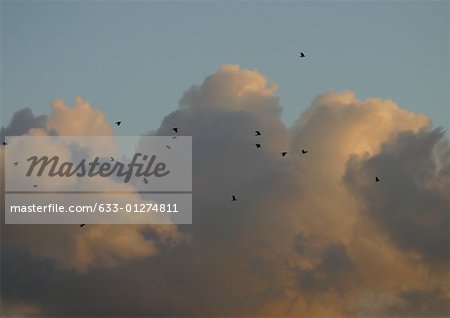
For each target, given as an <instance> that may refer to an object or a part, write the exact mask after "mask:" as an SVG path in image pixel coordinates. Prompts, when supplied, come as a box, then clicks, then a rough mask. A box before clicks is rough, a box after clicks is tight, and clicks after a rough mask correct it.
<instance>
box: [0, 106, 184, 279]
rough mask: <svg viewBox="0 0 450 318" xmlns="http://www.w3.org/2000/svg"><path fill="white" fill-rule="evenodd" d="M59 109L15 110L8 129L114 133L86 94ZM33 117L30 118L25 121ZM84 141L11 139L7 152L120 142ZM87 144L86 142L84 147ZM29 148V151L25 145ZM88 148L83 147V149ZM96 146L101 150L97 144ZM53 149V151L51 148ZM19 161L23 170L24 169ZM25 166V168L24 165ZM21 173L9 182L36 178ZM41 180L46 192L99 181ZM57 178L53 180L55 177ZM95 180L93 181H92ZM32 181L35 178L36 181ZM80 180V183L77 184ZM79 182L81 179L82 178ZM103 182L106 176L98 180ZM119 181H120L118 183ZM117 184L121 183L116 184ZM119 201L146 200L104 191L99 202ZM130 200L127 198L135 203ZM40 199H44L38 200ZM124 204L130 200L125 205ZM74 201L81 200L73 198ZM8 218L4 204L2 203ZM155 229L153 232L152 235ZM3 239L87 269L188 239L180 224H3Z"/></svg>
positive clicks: (68, 152)
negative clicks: (39, 113)
mask: <svg viewBox="0 0 450 318" xmlns="http://www.w3.org/2000/svg"><path fill="white" fill-rule="evenodd" d="M53 110H54V112H53V114H52V115H51V116H49V117H47V116H38V117H36V116H34V115H33V113H32V112H31V111H30V110H27V109H25V110H20V111H18V112H16V113H15V115H14V116H13V118H12V120H11V122H10V124H9V125H8V127H7V128H6V129H2V132H5V133H7V134H11V135H14V134H19V133H20V134H26V135H41V136H46V135H50V134H56V135H62V136H89V135H94V136H103V135H110V134H111V132H112V130H111V128H110V126H109V124H108V123H107V122H106V120H105V117H104V115H103V113H102V112H100V111H98V110H95V109H94V108H92V107H91V106H90V104H89V103H88V102H86V101H84V100H83V99H81V98H77V99H76V101H75V106H74V108H70V107H68V106H66V105H65V103H64V102H63V101H61V100H60V101H56V102H54V103H53ZM25 119H31V120H30V121H23V120H25ZM82 143H83V142H81V143H80V145H79V147H74V145H73V144H71V147H67V145H64V144H62V143H58V142H54V143H49V142H45V143H43V142H42V143H39V142H35V143H33V144H29V143H28V144H26V145H25V146H24V145H22V144H16V143H10V144H8V146H7V151H9V152H10V154H11V155H14V154H16V158H20V155H17V153H19V154H20V153H21V152H22V153H23V152H24V151H29V152H30V153H35V154H36V153H40V152H43V153H53V154H57V155H58V156H59V157H60V158H61V160H64V158H70V157H71V156H75V155H76V153H77V151H81V149H82V150H83V151H87V152H88V153H96V152H98V151H103V150H105V149H106V150H113V149H114V145H112V144H110V145H107V144H102V145H97V144H96V145H94V146H93V145H92V144H89V143H88V142H85V143H84V144H82ZM82 146H83V147H82ZM24 147H25V148H26V150H23V148H24ZM80 147H82V148H80ZM94 148H95V149H94ZM45 151H47V152H45ZM4 154H5V148H4V147H2V148H1V149H0V159H1V162H2V163H3V162H4V160H5V159H4ZM21 168H22V165H19V167H18V169H21ZM23 168H24V167H23ZM1 175H2V177H3V176H4V165H3V164H2V165H1ZM24 179H27V178H22V179H20V178H17V179H16V180H12V182H11V183H10V184H9V185H10V186H13V185H14V184H16V183H17V184H22V185H23V184H25V183H27V184H28V183H30V180H29V178H28V179H27V180H24ZM38 179H39V182H38V181H36V182H38V183H39V186H40V189H42V190H45V191H52V190H60V191H61V190H66V191H73V190H74V187H75V188H76V189H77V190H83V189H84V190H86V189H87V187H88V186H91V187H92V186H93V185H92V184H89V183H88V182H86V180H85V179H84V180H78V181H73V180H71V181H68V180H65V181H64V182H59V183H55V182H54V179H51V180H48V179H47V180H43V178H38ZM50 181H51V182H50ZM90 181H91V180H90ZM31 182H34V181H33V180H31ZM74 182H75V183H74ZM77 182H78V183H77ZM95 182H96V183H97V185H98V184H99V182H100V181H95ZM101 182H103V183H102V186H104V187H111V186H114V185H118V186H120V190H123V191H126V190H128V191H130V190H132V189H133V186H132V185H126V184H117V182H116V181H114V180H102V181H101ZM113 183H114V184H113ZM116 188H117V187H116ZM1 192H2V193H3V192H4V184H2V185H1ZM102 200H103V201H104V202H117V203H121V202H123V201H124V200H131V202H145V200H144V199H143V198H140V197H138V196H132V195H130V196H128V197H127V198H124V197H114V196H113V195H110V194H104V195H98V196H96V197H95V202H99V201H100V202H103V201H102ZM129 202H130V201H126V202H125V203H129ZM35 203H36V204H37V203H38V202H35ZM88 203H89V201H88V199H87V198H83V201H82V202H81V203H80V204H88ZM125 203H124V204H125ZM71 204H75V203H74V202H71ZM1 212H2V218H3V215H4V209H3V208H2V211H1ZM149 233H151V236H149ZM2 240H3V241H4V242H6V243H7V244H9V245H12V246H16V247H18V248H26V249H28V250H29V251H30V252H31V253H32V254H34V255H36V256H39V257H45V258H49V259H51V260H54V261H56V268H58V269H74V270H77V271H80V272H86V271H87V270H90V269H92V268H99V267H100V268H105V267H115V266H120V265H122V264H125V263H127V262H133V261H137V260H140V259H144V258H149V257H152V256H155V255H157V254H158V248H159V245H161V244H168V245H170V246H171V245H173V244H177V243H180V242H187V240H188V238H187V237H184V236H183V235H182V234H181V233H180V232H179V231H178V230H177V227H176V226H175V225H170V224H167V225H148V224H142V225H123V226H118V225H92V226H88V227H86V228H83V231H80V228H79V226H78V225H11V224H8V225H3V228H2Z"/></svg>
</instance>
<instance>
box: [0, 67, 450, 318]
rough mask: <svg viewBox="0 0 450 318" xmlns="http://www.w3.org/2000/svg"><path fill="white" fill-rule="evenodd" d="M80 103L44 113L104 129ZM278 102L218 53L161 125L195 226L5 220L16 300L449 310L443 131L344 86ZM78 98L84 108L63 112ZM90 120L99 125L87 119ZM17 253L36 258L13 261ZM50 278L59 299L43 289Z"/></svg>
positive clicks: (355, 312)
mask: <svg viewBox="0 0 450 318" xmlns="http://www.w3.org/2000/svg"><path fill="white" fill-rule="evenodd" d="M76 104H77V105H78V106H75V108H74V109H70V108H67V107H66V106H58V107H59V108H60V109H61V113H63V114H59V111H58V110H55V113H54V115H53V116H52V117H50V118H49V119H48V120H47V125H48V126H46V127H49V128H51V129H54V130H56V131H58V132H63V133H64V134H71V133H72V132H73V131H76V132H77V133H81V132H82V131H85V132H86V134H90V133H95V134H102V133H104V134H107V133H110V128H108V127H107V124H106V123H104V122H103V119H101V118H103V117H102V116H103V115H101V113H99V112H97V111H94V110H93V109H92V108H91V107H90V106H89V107H87V106H86V102H82V101H80V100H79V101H78V102H76ZM61 105H64V104H61ZM83 105H84V106H83ZM58 107H56V109H58ZM73 111H75V112H77V113H71V112H73ZM280 111H281V107H280V104H279V99H278V97H277V96H276V85H275V84H269V82H268V81H267V79H266V78H265V77H264V76H263V75H262V74H261V73H260V72H258V71H252V70H245V69H241V68H240V67H239V66H237V65H224V66H221V67H220V68H219V70H218V71H217V72H216V73H214V74H212V75H210V76H208V77H207V78H206V79H205V80H204V82H203V83H202V84H201V85H199V86H193V87H192V88H190V89H189V90H187V91H186V92H185V93H184V95H183V96H182V98H181V99H180V105H179V108H178V109H177V110H175V111H174V112H172V113H170V114H168V115H167V116H166V118H165V119H164V120H163V122H162V123H161V126H160V127H159V129H158V130H157V131H156V132H155V134H156V135H168V134H170V133H171V129H172V127H179V129H180V134H182V135H192V136H193V191H194V193H193V200H194V201H193V224H192V225H184V226H178V227H173V226H172V227H166V226H160V227H155V226H153V227H151V228H146V229H144V228H140V227H132V226H126V225H123V226H103V225H98V226H92V227H90V228H88V229H86V231H82V232H81V231H78V229H69V228H66V227H58V226H42V227H41V226H10V225H7V226H4V228H5V234H4V237H5V241H6V244H7V249H6V257H3V259H4V260H2V261H3V262H6V265H7V268H9V270H8V272H6V273H4V275H5V277H4V282H5V283H4V289H5V291H6V293H5V296H4V297H6V299H7V300H8V304H11V305H10V309H11V308H12V309H11V311H12V310H13V309H14V308H18V309H17V310H22V312H23V311H24V308H32V309H33V310H37V308H38V309H39V312H40V313H41V314H42V313H45V314H46V315H49V316H63V315H67V314H69V313H70V314H71V315H75V316H100V315H106V316H108V315H114V316H133V315H135V316H137V315H144V316H151V315H153V316H164V315H166V316H167V315H170V316H183V315H184V316H218V315H222V316H277V317H279V316H293V317H299V316H310V317H312V316H315V317H324V316H327V317H350V316H383V317H394V316H395V317H398V316H428V317H429V316H447V315H448V313H449V310H450V308H449V305H448V304H449V303H450V302H449V300H450V289H449V286H448V284H447V283H446V280H447V278H448V275H449V268H450V267H449V265H450V264H449V263H450V256H449V250H450V249H449V248H448V247H449V245H448V244H449V233H450V231H449V228H450V211H449V208H448V207H449V206H450V191H449V190H450V183H449V180H450V178H449V176H450V146H449V140H448V138H447V137H446V136H445V134H444V133H443V132H442V130H440V129H434V128H432V126H431V122H430V120H429V119H428V118H427V117H426V116H425V115H422V114H417V113H412V112H410V111H407V110H405V109H401V108H400V107H399V106H398V105H396V104H395V103H394V102H393V101H391V100H386V99H381V98H370V99H366V100H359V99H358V98H357V97H356V96H355V94H354V93H353V92H350V91H345V92H336V91H328V92H326V93H324V94H322V95H320V96H319V97H317V98H316V99H315V100H314V101H313V102H312V104H311V106H310V107H309V108H308V109H307V110H306V111H305V112H304V113H303V114H301V116H300V117H299V119H298V120H297V121H296V122H295V124H294V125H293V126H292V127H289V128H288V127H286V126H285V125H284V124H283V122H282V121H281V120H280V116H279V115H280ZM78 112H81V113H83V114H84V115H85V117H86V118H81V117H80V118H79V123H78V124H74V125H73V126H66V125H65V126H62V125H61V122H65V121H66V120H67V118H68V117H65V115H64V114H65V113H67V114H69V113H70V114H71V117H72V120H74V118H78V117H77V116H78V115H77V114H78ZM17 116H19V113H18V115H17ZM77 120H78V119H77ZM97 120H99V121H100V124H99V127H103V128H99V130H95V131H92V130H91V126H92V123H93V122H96V121H97ZM33 122H34V121H31V123H33ZM50 123H51V124H50ZM30 125H31V126H30V128H32V127H42V126H43V125H42V123H39V124H35V123H34V124H30ZM12 126H15V124H14V121H12V123H11V124H10V126H8V127H7V129H8V131H20V132H21V133H25V131H26V129H24V128H23V127H21V128H20V129H15V127H12ZM68 127H69V128H68ZM65 129H66V130H65ZM255 130H259V131H261V132H262V136H254V131H255ZM255 143H260V144H261V148H259V149H257V148H256V147H255ZM301 149H306V150H307V151H308V152H307V153H306V154H302V152H301ZM284 151H286V152H287V155H286V156H285V157H282V156H281V152H284ZM375 177H378V178H379V179H380V180H381V181H380V182H375ZM232 194H234V195H236V196H237V198H238V201H236V202H230V197H231V195H232ZM31 233H32V234H31ZM36 235H38V236H37V237H40V239H36ZM186 238H189V240H188V239H186ZM180 242H186V243H187V244H179V243H180ZM17 246H20V247H25V248H26V249H25V250H26V251H27V252H26V253H25V252H23V250H22V249H19V248H17ZM32 255H40V256H42V257H44V258H43V259H41V260H36V259H34V258H32ZM4 256H5V255H4ZM150 256H154V257H150ZM14 262H16V263H17V262H18V263H19V264H21V265H20V266H18V267H17V268H14V267H13V266H11V264H12V263H14ZM26 266H33V267H34V268H36V271H34V272H33V273H30V272H25V273H24V272H21V270H23V269H24V268H26ZM70 269H76V270H78V271H79V272H82V273H83V274H82V276H81V277H82V278H83V279H81V280H79V279H76V278H75V277H74V274H73V272H72V271H71V270H70ZM19 273H20V275H25V278H24V280H21V281H20V282H17V280H15V279H14V277H15V275H19ZM56 274H57V275H56ZM77 277H78V276H77ZM63 286H64V288H63ZM52 288H53V289H54V288H57V289H58V291H59V294H58V297H57V298H55V297H47V296H45V295H46V292H47V291H48V290H49V289H52ZM30 290H32V291H33V292H30ZM80 295H81V296H80ZM58 298H59V299H60V300H61V301H58ZM74 298H75V299H76V301H73V302H68V301H67V299H74ZM33 310H28V312H34V311H33ZM30 315H31V314H30Z"/></svg>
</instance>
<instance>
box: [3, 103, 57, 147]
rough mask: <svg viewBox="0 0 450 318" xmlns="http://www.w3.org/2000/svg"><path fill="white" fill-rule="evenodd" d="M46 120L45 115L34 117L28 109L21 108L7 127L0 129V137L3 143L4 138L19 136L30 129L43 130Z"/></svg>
mask: <svg viewBox="0 0 450 318" xmlns="http://www.w3.org/2000/svg"><path fill="white" fill-rule="evenodd" d="M47 119H48V116H47V115H40V116H35V115H34V113H33V111H32V110H31V109H30V108H23V109H21V110H19V111H17V112H15V113H14V115H13V117H12V118H11V121H10V122H9V125H8V126H7V127H5V128H4V127H2V128H1V129H0V137H1V139H2V141H3V140H4V138H5V136H21V135H24V134H26V133H27V132H28V131H29V130H30V129H45V128H46V126H47Z"/></svg>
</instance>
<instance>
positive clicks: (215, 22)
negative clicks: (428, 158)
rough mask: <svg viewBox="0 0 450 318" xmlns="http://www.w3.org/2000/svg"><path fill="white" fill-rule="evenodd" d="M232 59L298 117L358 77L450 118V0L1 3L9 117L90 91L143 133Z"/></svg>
mask: <svg viewBox="0 0 450 318" xmlns="http://www.w3.org/2000/svg"><path fill="white" fill-rule="evenodd" d="M299 51H304V52H305V53H306V55H307V58H306V59H302V60H301V59H299V58H298V52H299ZM225 63H232V64H239V65H241V67H243V68H249V69H259V70H260V71H261V72H262V73H263V74H265V76H266V77H267V78H268V79H269V81H273V82H276V83H277V84H278V85H279V91H278V95H279V96H280V98H281V100H280V103H281V105H282V106H283V115H282V118H283V120H284V122H285V123H286V124H288V125H289V124H291V123H292V122H293V121H294V120H295V119H296V118H298V116H299V114H300V113H301V112H302V111H303V110H304V109H306V107H308V105H309V104H310V103H311V101H312V99H313V98H314V97H315V96H317V95H318V94H320V93H323V92H324V91H326V90H328V89H337V90H344V89H345V90H347V89H349V90H353V91H355V92H356V95H357V96H358V97H359V98H361V99H363V98H367V97H371V96H376V97H382V98H389V99H393V100H394V101H395V102H397V103H398V104H399V105H400V106H401V107H404V108H407V109H409V110H412V111H417V112H421V113H424V114H427V115H428V116H430V117H431V118H432V120H433V122H434V124H435V125H439V126H443V127H445V128H446V129H447V130H448V129H449V128H450V125H449V121H450V118H449V117H450V115H449V3H448V2H438V1H435V2H431V1H430V2H425V1H423V2H405V1H395V2H381V1H376V2H375V1H374V2H351V1H348V2H340V1H333V2H327V1H320V2H306V1H282V2H256V1H246V2H238V1H236V2H212V1H211V2H206V1H186V2H176V1H172V2H154V1H127V2H125V1H124V2H120V1H114V2H108V1H73V2H66V1H64V2H62V1H61V2H52V1H45V2H44V1H42V2H41V1H33V2H31V1H29V2H20V1H14V2H13V1H2V3H1V111H2V113H1V115H2V125H3V126H4V125H6V124H7V122H8V121H9V119H10V117H11V115H12V114H13V113H14V111H16V110H18V109H20V108H23V107H30V108H32V109H33V110H34V112H35V113H37V114H43V113H49V112H50V107H49V103H50V101H51V100H53V99H56V98H63V99H65V100H66V102H67V103H68V104H70V105H72V104H73V102H74V99H75V97H76V96H82V97H84V98H85V99H87V100H88V101H90V102H91V103H92V105H93V106H95V107H96V108H99V109H101V110H103V111H104V112H105V114H106V116H107V118H108V119H109V120H110V121H111V122H114V121H116V120H119V119H121V120H123V122H124V126H123V127H121V128H120V129H116V133H117V134H122V135H136V134H141V133H143V132H145V131H147V130H150V129H155V128H158V126H159V124H160V122H161V119H162V118H163V117H164V116H165V115H167V114H168V113H169V112H170V111H172V110H174V109H175V108H176V105H177V103H178V100H179V99H180V98H181V96H182V93H183V92H184V91H185V90H187V89H188V88H189V87H190V86H192V85H194V84H200V83H201V82H202V81H203V79H204V78H205V76H207V75H209V74H211V73H214V72H215V71H216V70H217V69H218V67H219V65H220V64H225Z"/></svg>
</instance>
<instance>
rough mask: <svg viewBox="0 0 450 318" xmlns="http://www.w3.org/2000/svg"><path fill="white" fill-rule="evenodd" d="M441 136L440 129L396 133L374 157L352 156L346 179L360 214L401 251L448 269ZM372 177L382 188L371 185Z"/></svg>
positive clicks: (445, 156)
mask: <svg viewBox="0 0 450 318" xmlns="http://www.w3.org/2000/svg"><path fill="white" fill-rule="evenodd" d="M444 137H445V135H444V132H443V131H442V130H441V129H434V130H428V129H424V130H421V131H419V132H417V133H414V132H411V131H406V132H401V133H399V134H398V135H397V136H395V137H394V138H393V139H392V140H389V141H388V142H387V143H385V144H383V145H382V147H381V151H380V152H379V153H377V154H376V155H374V156H369V157H368V156H363V157H352V159H351V160H350V161H349V163H348V166H347V172H346V175H345V180H346V182H347V184H348V186H349V187H350V188H351V189H352V190H353V192H354V193H355V195H357V196H358V197H359V198H361V199H362V201H363V204H364V205H365V207H364V208H365V211H364V212H365V215H367V216H368V217H370V219H371V221H372V222H374V223H376V224H377V225H378V226H380V227H381V228H382V230H383V232H385V233H387V234H389V236H390V237H391V238H392V239H393V240H394V241H395V243H397V244H398V245H399V247H400V248H402V249H404V250H407V251H415V252H418V253H419V254H420V256H421V257H423V258H424V259H425V261H426V262H427V263H429V262H431V263H435V262H438V263H444V264H447V265H448V264H449V263H450V231H449V229H450V212H449V207H450V195H449V193H450V179H449V178H448V177H449V174H448V171H450V155H449V152H448V151H449V149H450V148H449V145H448V141H446V140H445V139H444ZM438 148H443V149H438ZM439 154H442V155H439ZM438 167H439V168H438ZM374 176H379V177H380V178H381V180H382V186H381V187H378V185H377V187H375V186H374V183H373V182H372V181H373V179H374Z"/></svg>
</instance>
